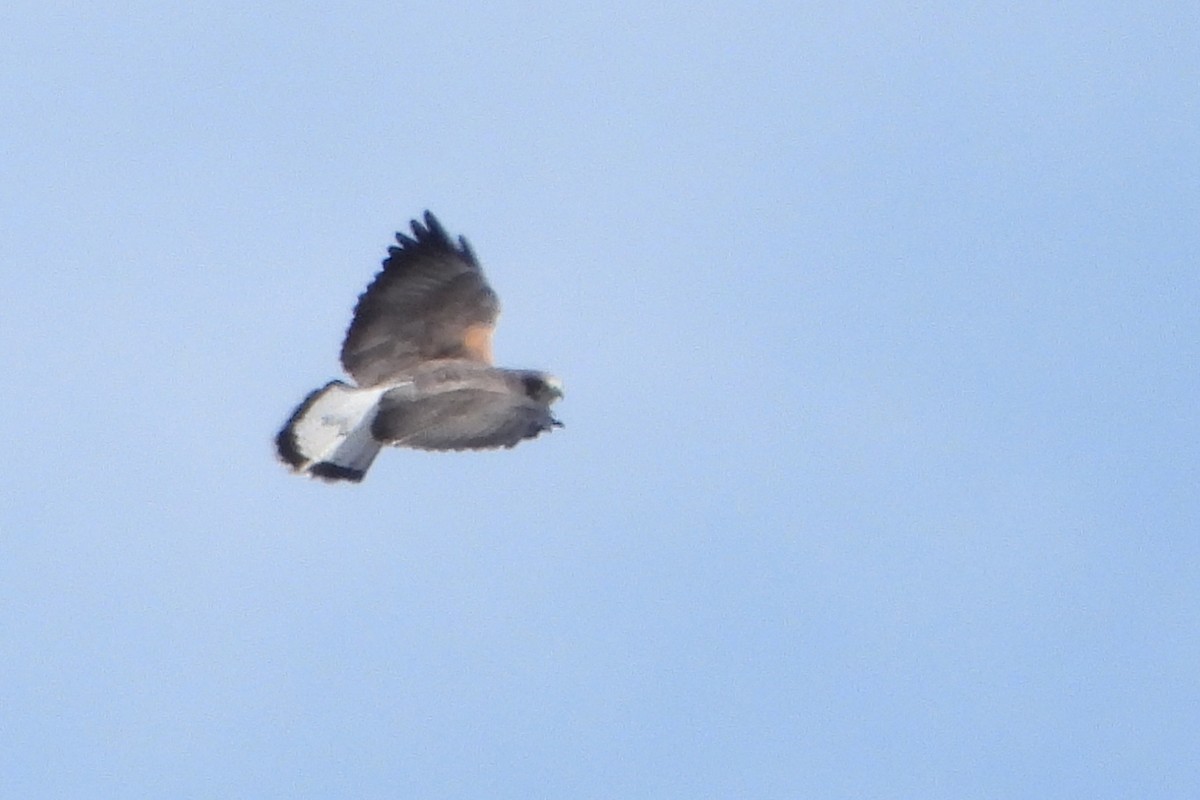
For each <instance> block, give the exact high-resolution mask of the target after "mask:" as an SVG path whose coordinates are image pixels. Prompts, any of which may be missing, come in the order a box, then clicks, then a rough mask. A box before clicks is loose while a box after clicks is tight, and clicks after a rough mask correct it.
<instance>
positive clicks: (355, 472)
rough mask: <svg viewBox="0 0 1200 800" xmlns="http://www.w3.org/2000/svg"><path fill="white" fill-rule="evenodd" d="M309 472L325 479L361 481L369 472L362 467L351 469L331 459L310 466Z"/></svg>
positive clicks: (315, 476)
mask: <svg viewBox="0 0 1200 800" xmlns="http://www.w3.org/2000/svg"><path fill="white" fill-rule="evenodd" d="M308 474H309V475H312V476H313V477H314V478H320V479H321V480H324V481H351V482H353V483H360V482H361V481H362V479H363V476H365V475H366V474H367V473H366V471H365V470H361V469H350V468H349V467H343V466H340V465H338V464H333V463H330V462H329V461H318V462H317V463H316V464H313V465H312V466H311V467H309V468H308Z"/></svg>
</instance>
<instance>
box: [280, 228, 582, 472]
mask: <svg viewBox="0 0 1200 800" xmlns="http://www.w3.org/2000/svg"><path fill="white" fill-rule="evenodd" d="M499 313H500V304H499V301H498V299H497V298H496V293H495V292H493V291H492V288H491V287H490V286H488V284H487V281H486V280H485V279H484V277H483V271H482V270H481V269H480V267H479V262H478V261H477V260H476V259H475V254H474V253H473V252H471V247H470V245H468V244H467V241H466V239H464V238H462V237H461V236H460V237H459V238H458V241H457V242H453V241H451V240H450V237H449V236H447V235H446V231H445V229H444V228H442V226H441V224H440V223H439V222H438V221H437V219H436V218H435V217H434V216H433V214H431V213H429V212H428V211H426V212H425V222H424V224H422V223H420V222H417V221H416V220H414V221H413V222H412V236H408V235H406V234H403V233H397V234H396V245H395V246H392V247H389V248H388V257H387V258H386V259H385V260H384V262H383V270H382V271H381V272H380V273H379V274H378V275H376V276H375V280H374V281H372V283H371V285H370V286H368V287H367V290H366V291H365V292H363V294H362V295H361V296H360V297H359V298H358V305H357V306H355V308H354V318H353V320H351V322H350V329H349V330H348V331H347V332H346V340H345V342H344V343H343V344H342V366H343V367H345V369H346V372H348V373H349V374H350V375H351V376H352V377H353V378H354V380H355V382H356V383H357V386H351V385H349V384H347V383H344V382H342V381H336V380H335V381H331V382H329V383H327V384H326V385H325V386H322V387H321V388H320V389H317V390H315V391H314V392H312V393H311V394H309V396H308V397H306V398H304V402H302V403H301V404H300V405H299V406H298V407H297V408H296V410H295V411H294V412H293V413H292V416H291V418H290V419H289V420H288V421H287V424H286V425H284V426H283V430H281V431H280V432H279V434H278V435H277V436H276V437H275V445H276V449H277V451H278V454H279V458H280V459H281V460H282V461H283V462H284V463H285V464H287V465H288V466H290V467H291V468H292V470H293V471H295V472H299V473H304V474H307V475H311V476H314V477H317V478H323V479H326V480H349V481H361V480H362V479H363V476H364V475H366V473H367V469H368V468H369V467H370V466H371V462H372V461H374V460H375V456H376V455H378V454H379V450H380V448H382V447H383V446H384V445H395V446H397V447H414V448H418V449H421V450H481V449H487V448H495V447H512V446H513V445H515V444H517V443H518V442H520V441H522V440H524V439H532V438H533V437H535V436H537V435H538V434H539V433H542V432H543V431H548V430H551V429H552V428H555V427H558V426H560V425H561V424H562V423H560V422H559V421H558V420H557V419H555V418H554V416H553V415H552V414H551V413H550V405H551V404H552V403H553V402H554V401H555V400H557V399H559V398H560V397H562V383H561V382H560V381H559V380H558V379H557V378H555V377H554V376H552V375H549V374H547V373H545V372H539V371H537V370H515V369H499V368H497V367H494V366H493V365H492V330H493V328H494V327H495V324H496V317H497V316H498V315H499Z"/></svg>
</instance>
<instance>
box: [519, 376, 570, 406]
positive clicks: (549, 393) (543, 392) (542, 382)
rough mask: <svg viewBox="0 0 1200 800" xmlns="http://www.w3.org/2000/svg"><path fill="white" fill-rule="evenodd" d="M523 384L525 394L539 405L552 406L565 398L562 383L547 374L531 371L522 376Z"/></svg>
mask: <svg viewBox="0 0 1200 800" xmlns="http://www.w3.org/2000/svg"><path fill="white" fill-rule="evenodd" d="M521 383H522V384H524V386H525V394H527V395H529V396H530V397H531V398H533V399H534V400H537V401H538V402H539V403H545V404H546V405H550V404H551V403H553V402H554V401H555V400H558V399H559V398H561V397H562V396H563V385H562V381H560V380H559V379H558V378H556V377H554V376H553V375H550V374H547V373H545V372H534V371H533V370H529V371H527V372H525V373H523V374H522V375H521Z"/></svg>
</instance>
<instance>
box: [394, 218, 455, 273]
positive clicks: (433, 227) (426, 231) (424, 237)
mask: <svg viewBox="0 0 1200 800" xmlns="http://www.w3.org/2000/svg"><path fill="white" fill-rule="evenodd" d="M422 218H423V219H424V222H422V221H421V220H415V219H414V220H409V223H408V224H409V227H410V228H411V229H412V234H411V235H410V234H408V233H404V232H397V233H396V245H399V246H398V247H397V246H396V245H393V246H391V247H389V248H388V257H387V258H386V259H384V262H383V263H384V265H385V266H386V265H387V263H388V261H390V260H391V259H392V258H393V257H396V256H402V255H404V254H405V253H408V252H411V251H415V250H419V249H420V248H422V247H430V248H439V249H445V250H449V251H451V252H454V253H457V254H458V255H460V256H462V257H463V258H465V259H467V260H468V261H470V262H471V263H472V264H474V265H476V266H478V265H479V260H478V259H477V258H475V252H474V251H473V250H471V245H469V244H467V240H466V239H465V238H464V237H462V236H459V237H458V241H457V243H456V242H455V241H454V240H452V239H451V238H450V235H449V234H448V233H446V229H445V228H444V227H442V223H441V222H440V221H439V220H438V218H437V217H435V216H434V215H433V212H432V211H428V210H427V211H426V212H425V213H424V215H423V217H422Z"/></svg>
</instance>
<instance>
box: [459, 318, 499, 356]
mask: <svg viewBox="0 0 1200 800" xmlns="http://www.w3.org/2000/svg"><path fill="white" fill-rule="evenodd" d="M493 330H495V328H493V327H492V326H491V325H487V324H478V325H469V326H467V329H466V331H464V332H463V350H464V351H465V352H466V355H467V358H469V359H471V360H472V361H480V362H482V363H484V364H491V363H493V362H492V331H493Z"/></svg>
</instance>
